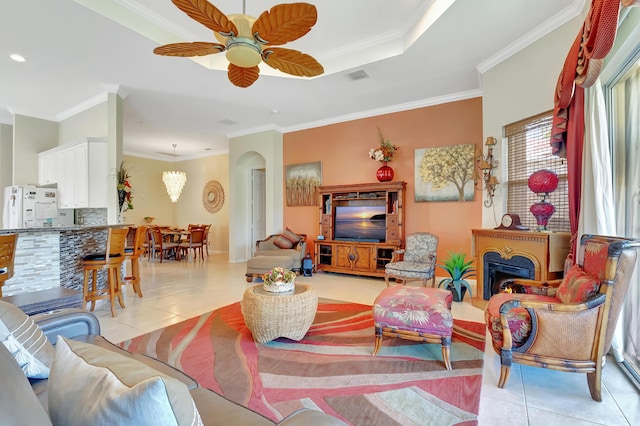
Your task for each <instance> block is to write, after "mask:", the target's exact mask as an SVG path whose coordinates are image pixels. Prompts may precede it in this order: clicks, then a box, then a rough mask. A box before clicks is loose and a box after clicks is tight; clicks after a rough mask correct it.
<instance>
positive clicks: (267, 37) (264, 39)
mask: <svg viewBox="0 0 640 426" xmlns="http://www.w3.org/2000/svg"><path fill="white" fill-rule="evenodd" d="M317 20H318V13H317V11H316V7H315V6H313V5H311V4H308V3H292V4H279V5H276V6H274V7H272V8H271V9H270V10H269V11H264V12H262V13H261V14H260V16H259V17H258V19H256V21H255V22H254V23H253V27H252V32H253V36H254V38H255V39H256V41H258V42H259V43H262V44H269V45H280V44H285V43H288V42H290V41H294V40H297V39H299V38H300V37H302V36H303V35H305V34H307V33H308V32H309V31H310V30H311V27H313V26H314V25H315V24H316V22H317Z"/></svg>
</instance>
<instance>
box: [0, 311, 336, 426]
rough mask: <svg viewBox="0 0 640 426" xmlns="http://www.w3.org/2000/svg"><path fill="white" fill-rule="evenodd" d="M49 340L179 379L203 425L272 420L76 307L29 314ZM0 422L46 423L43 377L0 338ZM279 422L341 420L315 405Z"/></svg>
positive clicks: (48, 420) (287, 423) (259, 423)
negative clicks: (137, 350)
mask: <svg viewBox="0 0 640 426" xmlns="http://www.w3.org/2000/svg"><path fill="white" fill-rule="evenodd" d="M32 319H33V320H34V321H35V322H36V324H37V325H38V326H39V327H40V329H41V330H42V331H43V332H44V333H45V335H46V336H47V338H48V339H49V341H50V342H52V343H55V342H56V339H57V336H58V335H61V336H64V337H67V338H70V339H73V340H76V341H82V342H87V343H91V344H93V345H98V346H100V347H103V348H106V349H108V350H110V351H114V352H117V353H120V354H123V355H126V356H127V357H131V358H133V359H136V360H138V361H141V362H143V363H144V364H146V365H147V366H149V367H152V368H154V369H155V370H157V371H159V372H162V373H163V374H165V375H167V376H170V377H173V378H175V379H178V380H179V381H181V382H182V383H184V384H185V385H186V386H187V388H188V389H189V393H190V395H191V397H192V398H193V400H194V402H195V406H196V407H197V409H198V411H199V413H200V417H201V418H202V421H203V423H204V424H205V425H218V424H219V425H274V424H275V423H274V422H272V421H271V420H269V419H267V418H266V417H263V416H262V415H260V414H258V413H255V412H253V411H251V410H249V409H247V408H245V407H242V406H240V405H238V404H236V403H234V402H231V401H229V400H227V399H225V398H224V397H223V396H221V395H218V394H217V393H215V392H213V391H210V390H208V389H205V388H202V387H200V386H199V385H198V383H196V382H195V381H194V380H193V379H192V378H190V377H189V376H187V375H185V374H184V373H182V372H180V371H178V370H176V369H174V368H173V367H171V366H169V365H167V364H165V363H163V362H160V361H158V360H156V359H154V358H150V357H147V356H144V355H138V354H131V353H129V352H127V351H125V350H124V349H121V348H120V347H118V346H116V345H114V344H112V343H110V342H109V341H107V340H106V339H105V338H103V337H101V336H100V324H99V322H98V320H97V318H96V317H95V316H94V315H93V314H91V313H89V312H85V311H82V310H79V309H65V310H60V311H53V312H52V313H46V314H39V315H35V316H33V317H32ZM0 395H1V397H0V413H1V414H0V423H1V424H3V425H30V426H38V425H50V424H52V423H51V421H50V419H49V415H48V402H47V401H48V395H47V379H27V378H26V376H25V375H24V373H23V371H22V370H21V368H20V366H19V365H18V362H16V360H15V359H14V358H13V356H12V355H11V353H10V352H9V351H8V350H7V349H6V348H5V347H4V345H3V344H0ZM278 424H280V425H287V426H292V425H344V423H343V422H341V421H340V420H338V419H336V418H334V417H332V416H329V415H327V414H324V413H322V412H319V411H315V410H300V411H296V412H294V413H292V414H291V415H289V416H288V417H287V418H285V419H284V420H282V421H281V422H280V423H278Z"/></svg>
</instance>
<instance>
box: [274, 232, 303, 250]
mask: <svg viewBox="0 0 640 426" xmlns="http://www.w3.org/2000/svg"><path fill="white" fill-rule="evenodd" d="M300 240H302V237H301V236H299V235H298V234H296V233H295V232H293V231H292V230H291V229H289V228H287V229H285V230H284V232H283V233H282V234H280V235H278V237H277V238H276V239H275V240H274V241H273V244H274V245H276V246H277V247H280V248H281V249H290V248H293V247H295V246H296V245H297V244H298V243H299V242H300Z"/></svg>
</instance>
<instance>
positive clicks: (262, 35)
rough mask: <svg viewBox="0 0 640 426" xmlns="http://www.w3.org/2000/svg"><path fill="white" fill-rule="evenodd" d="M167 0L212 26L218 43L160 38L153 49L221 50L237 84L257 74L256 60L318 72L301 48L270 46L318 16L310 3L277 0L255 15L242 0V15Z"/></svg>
mask: <svg viewBox="0 0 640 426" xmlns="http://www.w3.org/2000/svg"><path fill="white" fill-rule="evenodd" d="M171 1H172V2H173V4H175V5H176V6H177V7H178V9H180V10H182V11H183V12H184V13H186V14H187V15H189V17H190V18H192V19H194V20H196V21H198V22H200V23H201V24H202V25H204V26H205V27H207V28H209V29H211V30H213V32H214V36H215V38H216V39H217V40H218V41H219V42H220V43H209V42H201V41H197V42H193V43H171V44H165V45H164V46H160V47H156V48H155V49H154V50H153V53H155V54H157V55H164V56H183V57H190V56H205V55H212V54H216V53H220V52H224V51H226V52H227V53H226V56H227V59H228V60H229V67H228V76H229V80H230V81H231V83H233V84H234V85H236V86H238V87H249V86H251V85H252V84H253V83H254V82H255V81H256V80H257V79H258V77H259V76H260V68H259V67H258V64H259V63H260V62H261V61H263V62H264V63H265V64H267V65H269V66H270V67H272V68H275V69H277V70H280V71H282V72H284V73H287V74H291V75H295V76H300V77H314V76H317V75H320V74H322V73H323V72H324V68H323V67H322V65H320V63H318V61H316V60H315V59H314V58H313V57H311V56H309V55H307V54H305V53H302V52H300V51H298V50H292V49H284V48H279V47H273V46H277V45H283V44H286V43H288V42H290V41H294V40H297V39H299V38H300V37H302V36H303V35H305V34H306V33H308V32H309V31H310V30H311V27H313V26H314V25H315V23H316V20H317V19H318V14H317V12H316V7H315V6H314V5H311V4H308V3H291V4H278V5H276V6H273V7H272V8H271V9H270V10H269V11H264V12H262V14H260V16H259V17H258V19H256V18H254V17H253V16H249V15H245V14H244V2H243V14H242V15H240V14H234V15H229V16H226V15H225V14H224V13H222V12H221V11H220V10H219V9H218V8H217V7H215V6H214V5H212V4H211V3H209V2H208V1H207V0H171ZM221 43H223V44H221Z"/></svg>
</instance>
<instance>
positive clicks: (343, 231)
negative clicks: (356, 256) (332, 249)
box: [333, 206, 387, 243]
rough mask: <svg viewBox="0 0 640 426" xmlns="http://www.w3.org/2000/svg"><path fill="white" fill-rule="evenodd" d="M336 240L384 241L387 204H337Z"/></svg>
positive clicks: (334, 233) (334, 236)
mask: <svg viewBox="0 0 640 426" xmlns="http://www.w3.org/2000/svg"><path fill="white" fill-rule="evenodd" d="M334 219H335V221H334V231H333V239H334V240H347V241H363V242H376V243H377V242H384V240H385V239H386V225H387V221H386V209H385V206H336V214H335V218H334Z"/></svg>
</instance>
